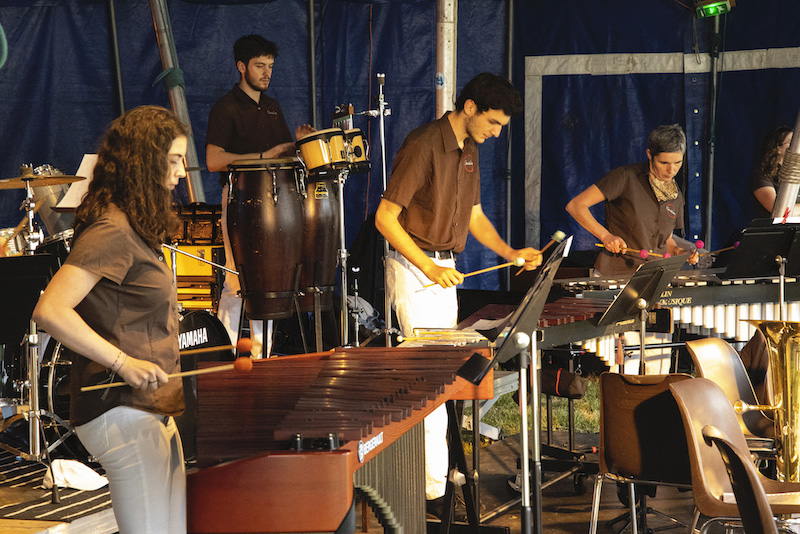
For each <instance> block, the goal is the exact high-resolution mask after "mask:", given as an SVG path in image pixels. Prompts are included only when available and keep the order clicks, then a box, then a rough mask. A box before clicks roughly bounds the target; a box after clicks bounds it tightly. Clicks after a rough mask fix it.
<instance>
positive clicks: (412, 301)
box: [375, 73, 542, 509]
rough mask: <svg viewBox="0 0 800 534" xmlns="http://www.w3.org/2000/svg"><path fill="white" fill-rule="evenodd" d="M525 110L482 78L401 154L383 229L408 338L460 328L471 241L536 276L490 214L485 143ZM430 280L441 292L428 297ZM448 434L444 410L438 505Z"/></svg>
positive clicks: (436, 432)
mask: <svg viewBox="0 0 800 534" xmlns="http://www.w3.org/2000/svg"><path fill="white" fill-rule="evenodd" d="M521 112H522V99H521V98H520V96H519V93H518V92H517V90H516V89H515V88H514V87H513V86H512V85H511V83H509V82H508V80H506V79H504V78H502V77H500V76H497V75H494V74H491V73H482V74H479V75H478V76H476V77H475V78H473V79H472V80H470V81H469V82H468V83H467V85H466V86H464V89H463V90H462V91H461V94H460V95H459V97H458V99H457V101H456V103H455V111H451V112H449V113H446V114H445V115H444V116H442V117H441V118H440V119H438V120H436V121H433V122H430V123H428V124H425V125H423V126H421V127H419V128H417V129H415V130H414V131H412V132H411V133H410V134H408V136H407V137H406V139H405V141H403V144H402V146H401V147H400V150H399V152H398V153H397V155H396V156H395V158H394V164H393V167H392V174H391V178H390V180H389V183H388V186H387V188H386V191H385V192H384V194H383V198H382V200H381V202H380V204H379V206H378V210H377V212H376V214H375V226H376V227H377V229H378V231H380V233H381V234H383V236H384V237H385V238H386V240H387V241H388V242H389V245H390V247H391V250H390V251H389V255H388V257H387V259H386V287H387V293H388V296H389V298H390V300H391V302H392V305H393V307H394V310H395V312H396V313H397V318H398V321H399V323H400V328H401V330H402V333H403V335H405V336H409V335H412V331H413V329H414V328H418V327H428V328H452V327H454V326H455V325H456V323H457V320H458V302H457V296H456V286H457V285H458V284H460V283H461V282H462V281H463V280H464V275H463V274H462V273H461V272H459V271H458V270H457V269H456V262H455V258H456V254H458V253H459V252H462V251H463V250H464V246H465V244H466V241H467V234H468V233H471V234H472V235H473V236H474V237H475V238H476V239H477V240H478V241H479V242H480V243H481V244H483V245H484V246H486V247H488V248H489V249H491V250H492V251H494V252H496V253H497V254H498V255H499V256H501V257H503V258H505V259H506V260H508V261H513V260H514V259H516V258H518V257H522V258H523V259H524V260H525V264H524V266H525V268H526V269H528V270H531V269H535V268H536V267H537V266H538V265H540V264H541V261H542V256H541V254H540V253H539V251H538V250H536V249H533V248H524V249H514V248H512V247H510V246H509V245H508V244H506V243H505V242H504V241H503V239H502V238H501V237H500V235H499V234H498V233H497V231H496V230H495V228H494V226H493V225H492V223H491V221H489V219H488V218H487V217H486V215H485V214H484V212H483V209H482V208H481V198H480V169H479V166H478V145H479V144H481V143H483V142H484V141H486V139H489V138H490V137H498V136H499V135H500V132H501V130H502V128H503V126H505V125H506V124H508V122H509V120H510V118H511V116H512V115H516V114H519V113H521ZM429 282H435V283H436V284H437V285H435V286H432V287H429V288H427V289H424V290H422V287H423V286H424V285H426V284H428V283H429ZM446 435H447V412H446V410H445V408H444V406H441V407H440V408H438V409H437V410H435V411H434V412H433V413H431V414H430V415H429V416H428V417H427V418H426V419H425V472H426V474H425V477H426V496H427V498H428V500H429V503H430V502H431V501H433V500H435V499H440V498H441V497H442V496H443V495H444V490H445V483H446V479H447V468H448V452H447V443H446ZM439 502H440V501H439ZM433 507H435V505H434V506H433ZM430 508H431V506H429V509H430Z"/></svg>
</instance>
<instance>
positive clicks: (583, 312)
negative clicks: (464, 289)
mask: <svg viewBox="0 0 800 534" xmlns="http://www.w3.org/2000/svg"><path fill="white" fill-rule="evenodd" d="M612 301H613V294H612V292H610V291H608V292H605V293H603V294H600V295H599V298H598V297H594V298H591V297H586V298H584V297H583V296H575V297H561V298H559V299H557V300H555V301H553V302H548V303H547V304H545V306H544V309H543V310H542V314H541V316H540V317H539V322H538V330H539V331H540V334H539V336H538V339H537V341H536V348H537V349H552V348H555V347H561V346H564V345H570V344H578V345H580V346H581V347H582V348H584V349H585V350H587V351H589V352H592V353H595V354H596V355H597V356H598V357H599V358H601V359H603V360H604V361H606V362H609V363H612V364H613V363H614V362H615V355H616V348H617V334H619V333H621V332H627V331H630V330H638V328H639V322H638V321H636V320H630V321H623V322H620V323H615V324H612V325H608V326H597V324H596V323H597V319H598V318H599V316H600V315H601V314H602V313H603V312H605V311H606V310H607V309H608V307H609V306H610V305H611V302H612ZM515 309H516V306H515V305H509V304H489V305H487V306H484V307H483V308H481V309H480V310H479V311H477V312H475V313H474V314H472V315H470V316H469V317H468V318H466V319H465V320H464V321H462V322H461V323H459V325H458V327H457V328H456V329H454V330H450V331H448V330H420V331H419V332H417V333H416V334H415V337H414V338H413V340H414V341H415V342H416V343H418V344H419V345H432V344H434V345H464V344H469V343H476V342H477V339H479V338H480V336H478V335H477V334H476V332H475V327H476V326H478V325H480V324H481V323H479V321H486V322H496V321H499V320H501V319H503V318H505V317H507V316H508V315H510V314H511V313H513V312H514V310H515Z"/></svg>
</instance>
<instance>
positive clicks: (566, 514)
mask: <svg viewBox="0 0 800 534" xmlns="http://www.w3.org/2000/svg"><path fill="white" fill-rule="evenodd" d="M576 441H577V443H578V445H579V446H588V445H596V444H597V435H595V434H591V435H587V434H578V435H577V436H576ZM553 443H554V445H565V444H566V435H565V434H564V433H555V435H554V438H553ZM518 451H519V441H518V436H510V437H507V438H506V439H504V440H501V441H496V442H493V443H491V445H489V446H486V447H483V448H481V457H480V463H481V472H480V480H481V485H480V491H481V502H482V503H483V506H482V517H483V518H484V520H483V521H482V524H483V525H486V526H493V527H506V528H508V529H509V531H510V532H511V533H512V534H514V533H518V532H521V519H520V505H519V503H518V502H516V503H509V501H512V500H514V499H515V498H517V499H518V498H519V494H518V493H516V492H514V491H513V490H512V489H511V487H510V485H509V483H508V482H509V480H511V479H513V478H514V477H515V476H516V465H517V463H516V462H517V456H518ZM585 460H586V462H587V463H588V464H591V463H593V462H596V455H592V454H588V455H587V456H586V458H585ZM467 461H468V463H469V464H471V462H472V460H471V457H468V458H467ZM587 470H588V471H591V467H590V468H589V469H587ZM558 474H559V473H555V472H546V473H545V477H546V479H548V480H549V479H551V478H552V477H554V476H557V475H558ZM594 479H595V477H594V475H591V474H590V475H588V477H587V478H586V479H585V480H582V479H581V480H579V483H578V484H577V487H583V489H584V490H585V492H584V493H582V494H578V493H577V492H576V481H575V478H574V476H572V475H570V476H567V477H565V478H564V479H563V480H560V481H558V482H556V483H554V484H552V485H550V486H548V487H546V488H545V489H544V490H543V492H542V519H543V521H542V524H543V531H544V532H547V533H548V534H579V533H580V534H584V533H587V532H588V531H589V519H590V516H591V505H592V491H593V489H594ZM8 491H15V490H13V489H10V488H8V487H7V484H6V483H5V482H0V496H2V495H3V493H4V492H8ZM504 504H509V505H510V506H509V508H508V509H507V511H504V512H502V513H499V514H498V513H495V514H493V512H494V511H496V510H497V509H498V507H501V506H502V505H504ZM648 504H649V505H650V506H652V507H653V508H655V509H656V510H659V511H661V512H664V513H666V514H668V515H670V516H672V517H676V518H678V519H679V520H681V521H683V522H684V523H687V524H688V523H689V522H690V521H691V517H692V511H693V501H692V493H691V492H689V491H686V492H679V491H678V490H676V489H674V488H665V487H661V488H658V491H657V494H656V497H655V498H651V499H648ZM361 510H362V508H361V505H360V503H358V504H357V506H356V512H357V516H358V518H357V523H356V524H357V529H356V532H369V533H370V534H376V533H380V532H383V529H382V527H381V526H380V524H379V523H378V520H377V519H376V518H375V517H374V516H373V515H372V514H371V511H370V510H368V513H367V515H368V516H369V521H368V523H369V527H368V529H367V530H362V527H361V525H362V521H361ZM625 511H626V508H625V507H624V506H623V505H622V503H621V502H620V501H619V499H618V498H617V488H616V485H615V484H612V483H606V484H604V488H603V495H602V500H601V508H600V523H599V525H598V529H597V531H598V533H601V534H611V533H617V532H619V531H620V529H621V528H622V527H623V526H624V524H623V523H621V522H620V523H617V524H615V525H613V526H609V525H607V524H606V523H607V522H608V521H609V520H611V519H613V518H615V517H617V516H619V515H620V514H622V513H624V512H625ZM110 514H111V510H104V511H102V512H99V513H98V514H94V515H92V516H87V517H85V518H82V519H79V520H76V521H73V522H72V523H59V522H51V521H22V520H17V519H4V518H0V533H3V534H32V533H47V534H98V533H108V534H113V533H114V532H116V528H115V526H116V524H115V523H114V521H113V515H110ZM492 514H493V515H492ZM109 515H110V517H109ZM487 515H492V517H491V518H490V519H485V518H486V517H487ZM109 519H110V522H109ZM668 524H669V523H668V522H667V521H665V520H664V519H661V518H656V517H652V516H648V527H650V528H653V527H662V526H667V525H668ZM626 531H627V532H630V528H627V530H626ZM685 531H686V529H685V528H682V529H680V528H679V529H674V530H673V532H685Z"/></svg>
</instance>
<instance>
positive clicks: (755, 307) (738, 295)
mask: <svg viewBox="0 0 800 534" xmlns="http://www.w3.org/2000/svg"><path fill="white" fill-rule="evenodd" d="M720 272H721V269H716V270H714V269H709V270H687V271H681V272H679V273H678V275H677V276H676V277H675V279H674V280H673V281H672V283H671V284H670V287H668V288H667V289H666V290H665V291H664V292H663V293H662V294H661V298H660V299H659V301H658V305H659V307H661V308H670V309H671V310H672V314H673V320H674V321H675V323H676V324H677V325H679V326H680V327H682V328H684V329H686V330H687V331H689V332H691V333H696V334H702V335H717V336H721V337H724V338H733V339H735V340H737V341H747V340H749V339H750V338H751V337H752V335H753V334H754V333H755V328H754V327H753V326H752V325H750V324H749V323H747V322H745V321H744V319H779V302H778V300H779V294H780V287H779V283H778V279H777V278H761V279H748V280H723V279H720V278H719V277H718V276H717V275H718V274H720ZM624 282H625V281H624V280H620V279H613V280H610V279H592V278H584V279H575V280H556V283H557V284H558V285H560V286H561V287H562V288H564V289H567V290H569V291H573V292H576V293H579V294H581V295H583V296H584V297H586V298H600V297H603V296H605V297H606V298H607V297H608V295H609V294H612V295H613V294H614V293H616V292H617V291H618V289H619V288H620V287H621V285H620V284H624ZM785 296H786V306H785V308H784V309H785V314H786V317H785V319H786V320H789V321H798V320H800V282H798V280H797V279H795V278H787V279H786V283H785Z"/></svg>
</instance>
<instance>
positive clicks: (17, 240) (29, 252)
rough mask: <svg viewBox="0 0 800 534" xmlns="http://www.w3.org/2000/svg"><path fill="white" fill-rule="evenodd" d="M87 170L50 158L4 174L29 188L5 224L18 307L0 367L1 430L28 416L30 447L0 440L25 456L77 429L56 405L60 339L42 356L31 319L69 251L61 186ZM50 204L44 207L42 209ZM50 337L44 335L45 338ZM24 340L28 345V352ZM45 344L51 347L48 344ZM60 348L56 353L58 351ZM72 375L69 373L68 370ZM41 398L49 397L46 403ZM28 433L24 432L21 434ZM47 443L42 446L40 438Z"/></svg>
mask: <svg viewBox="0 0 800 534" xmlns="http://www.w3.org/2000/svg"><path fill="white" fill-rule="evenodd" d="M83 179H84V178H83V177H81V176H68V175H64V174H63V173H61V172H60V171H58V170H57V169H55V168H54V167H52V166H51V165H42V166H39V167H35V168H34V167H33V166H32V165H23V166H22V167H21V172H20V176H17V177H14V178H9V179H4V180H0V189H24V190H25V200H24V201H23V203H22V209H23V210H25V217H24V218H23V219H22V221H20V223H19V224H18V225H17V226H16V227H15V228H7V229H3V230H0V255H2V256H4V257H3V258H2V259H0V273H2V277H3V283H5V284H6V288H5V290H4V291H3V293H4V295H5V297H6V298H7V299H10V300H12V301H13V306H9V309H13V310H14V311H13V312H8V315H9V316H8V317H4V325H5V327H4V330H3V334H2V336H0V337H2V343H3V347H2V361H1V362H0V364H1V365H2V374H1V375H0V409H1V410H2V415H3V426H2V430H3V431H5V430H7V429H8V428H9V427H10V426H11V425H12V424H13V423H14V422H16V421H18V420H21V419H24V420H27V422H28V436H27V444H26V445H27V450H26V451H23V450H21V449H19V448H16V447H13V446H11V445H9V444H7V443H2V442H0V448H3V449H6V450H9V451H10V452H12V453H15V454H17V455H19V456H21V457H23V458H26V459H29V460H35V461H41V460H43V459H44V458H49V455H50V452H51V451H52V450H53V449H55V448H56V447H58V446H59V445H61V444H62V443H64V442H65V441H67V439H68V438H70V436H71V435H72V430H71V427H70V425H69V423H68V422H67V421H66V420H65V419H64V418H62V416H63V417H67V411H66V409H65V407H64V406H61V405H59V406H58V407H56V404H57V401H56V398H55V395H56V393H55V392H56V390H59V391H61V388H58V387H57V385H58V383H60V382H61V381H62V380H63V378H64V373H63V371H64V365H65V364H69V362H68V361H66V358H63V359H62V358H59V357H58V356H59V354H60V350H59V347H58V346H57V345H56V344H55V340H50V343H51V345H50V347H49V353H48V354H49V355H50V358H43V359H41V360H40V358H39V347H40V342H39V334H38V332H37V329H36V325H35V323H33V322H32V321H31V320H30V317H31V315H32V313H33V308H34V306H35V305H36V301H37V300H38V296H39V293H40V292H41V291H42V290H43V289H44V287H45V286H46V285H47V282H48V281H49V279H50V277H51V276H52V275H53V274H54V273H55V271H56V270H57V269H58V267H59V266H60V265H61V263H62V262H63V261H64V259H66V256H67V254H68V253H69V248H70V242H71V238H72V230H71V229H70V228H69V226H70V225H71V215H70V214H58V213H56V212H55V211H54V210H52V209H51V208H52V207H54V206H55V203H56V202H57V201H58V198H57V197H58V196H59V193H63V192H64V188H66V187H67V185H68V184H71V183H73V182H77V181H80V180H83ZM42 208H44V209H42ZM37 212H38V213H39V214H40V217H41V219H42V220H43V221H44V223H45V226H46V227H47V229H48V233H49V235H48V237H45V236H44V233H43V231H42V229H41V228H39V227H38V226H37V225H35V224H34V215H35V214H36V213H37ZM46 345H48V344H47V343H43V344H42V346H46ZM19 347H24V350H23V351H22V355H20V354H19V352H20V351H19V350H18V348H19ZM45 352H47V351H45ZM53 356H55V357H53ZM67 375H68V373H67ZM40 398H45V399H47V402H46V405H47V408H49V409H44V408H43V407H42V406H43V403H40ZM46 429H47V430H48V431H50V432H51V434H50V435H51V436H52V431H54V432H55V438H56V439H55V440H54V441H53V442H52V443H50V444H49V445H48V444H47V436H46V433H45V430H46ZM23 441H24V440H23ZM43 443H44V444H45V446H44V447H42V444H43Z"/></svg>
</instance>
